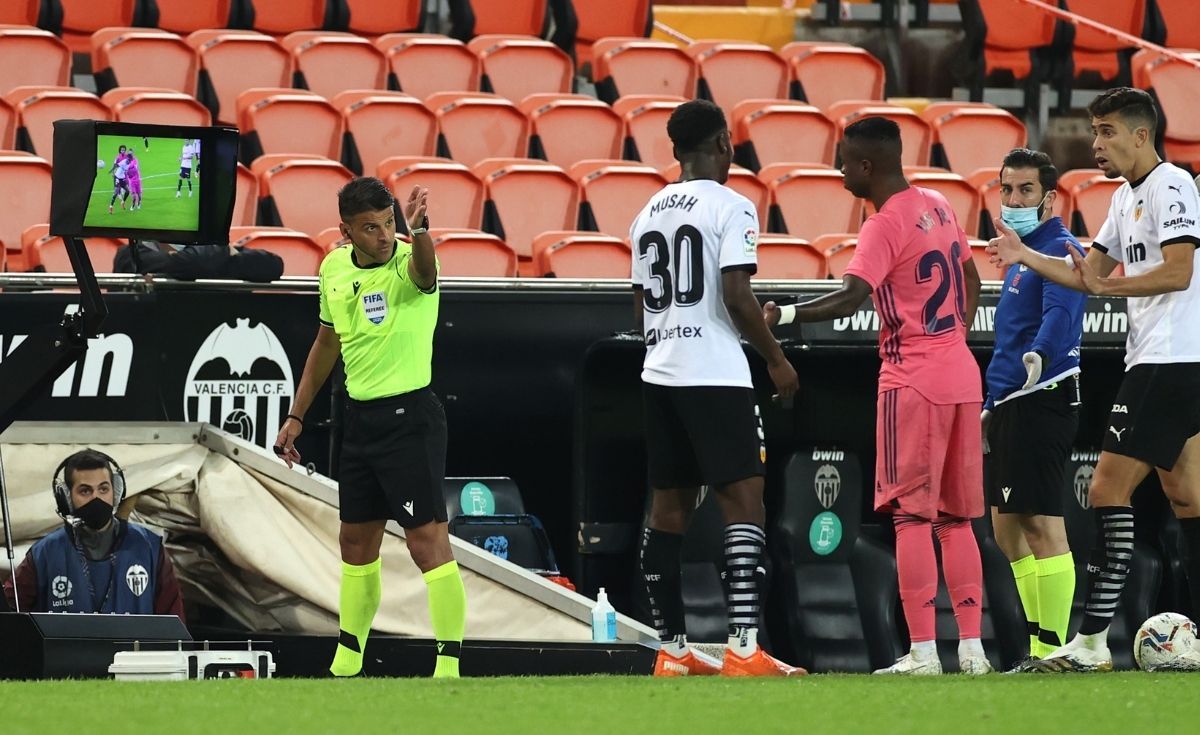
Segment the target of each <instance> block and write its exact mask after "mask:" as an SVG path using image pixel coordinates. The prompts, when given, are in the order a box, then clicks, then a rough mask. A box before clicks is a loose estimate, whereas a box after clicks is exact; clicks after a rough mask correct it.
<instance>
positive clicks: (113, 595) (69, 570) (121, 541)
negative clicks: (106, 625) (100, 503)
mask: <svg viewBox="0 0 1200 735" xmlns="http://www.w3.org/2000/svg"><path fill="white" fill-rule="evenodd" d="M113 522H114V523H120V524H121V528H120V530H119V532H118V536H117V544H116V547H115V548H114V549H113V552H112V554H110V555H109V557H108V558H106V559H104V560H101V561H99V562H90V563H89V562H88V561H86V560H85V559H84V557H83V554H82V552H80V551H79V549H78V548H77V547H76V546H75V542H74V541H73V540H72V538H71V536H70V534H69V533H68V532H67V529H66V528H59V529H58V530H56V531H54V532H53V533H51V534H50V535H48V536H46V537H45V538H43V539H41V540H40V541H38V542H37V543H35V544H34V545H33V547H32V548H31V549H30V550H29V554H30V556H32V557H33V562H34V565H35V567H36V568H37V579H38V601H39V607H40V608H42V609H44V610H45V611H47V612H74V613H92V612H98V613H129V614H134V615H153V614H154V599H155V592H156V589H155V584H156V581H157V579H158V572H159V559H160V558H161V556H162V540H161V539H159V537H158V536H157V535H156V534H155V533H154V532H153V531H151V530H150V529H148V528H143V527H141V526H138V525H136V524H133V523H126V522H124V521H120V520H114V521H113ZM100 567H107V568H105V569H103V570H101V569H99V568H100ZM93 568H96V571H97V572H100V571H103V572H104V574H102V575H101V574H97V575H96V578H95V579H93V575H92V574H91V571H92V569H93ZM93 593H94V594H95V597H94V598H93ZM97 608H99V609H97Z"/></svg>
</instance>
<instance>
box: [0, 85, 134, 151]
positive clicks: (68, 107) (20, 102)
mask: <svg viewBox="0 0 1200 735" xmlns="http://www.w3.org/2000/svg"><path fill="white" fill-rule="evenodd" d="M6 99H7V100H8V103H9V104H10V105H12V106H13V108H14V109H15V111H16V113H17V137H16V142H17V147H18V148H20V149H21V150H26V151H29V152H30V153H33V154H35V155H38V156H41V157H42V158H44V159H46V160H47V161H49V162H50V163H52V164H53V163H54V121H55V120H64V119H66V120H111V119H112V112H111V111H110V110H109V109H108V108H107V107H106V106H105V105H104V103H103V102H101V101H100V98H99V97H97V96H96V95H94V94H88V93H87V92H83V91H81V90H78V89H75V88H73V87H54V88H39V87H17V88H16V89H14V90H11V91H10V92H9V93H8V95H6Z"/></svg>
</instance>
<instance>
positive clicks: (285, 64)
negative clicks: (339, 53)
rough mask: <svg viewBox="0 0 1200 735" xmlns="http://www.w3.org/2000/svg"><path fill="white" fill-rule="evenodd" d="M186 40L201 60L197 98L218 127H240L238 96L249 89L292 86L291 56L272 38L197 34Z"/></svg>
mask: <svg viewBox="0 0 1200 735" xmlns="http://www.w3.org/2000/svg"><path fill="white" fill-rule="evenodd" d="M187 41H188V45H190V46H191V47H192V48H194V49H196V52H197V54H198V55H199V58H200V76H199V79H198V82H197V87H196V99H198V100H200V102H201V103H202V104H203V105H204V106H205V107H207V108H208V109H209V111H210V112H211V113H212V116H213V120H215V121H216V122H217V123H219V124H222V125H236V124H237V122H238V119H237V116H238V109H237V97H238V95H239V94H241V93H242V92H244V91H246V90H247V89H255V88H284V87H290V86H291V83H292V57H291V55H290V54H289V53H288V52H287V50H286V49H284V48H283V46H280V45H279V44H278V43H277V42H276V41H275V39H273V38H271V37H270V36H266V35H263V34H260V33H253V32H247V31H196V32H195V33H192V34H191V35H190V36H188V38H187Z"/></svg>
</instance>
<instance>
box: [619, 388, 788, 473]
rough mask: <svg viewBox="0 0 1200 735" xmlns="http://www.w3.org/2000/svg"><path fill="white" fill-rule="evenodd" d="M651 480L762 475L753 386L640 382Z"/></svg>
mask: <svg viewBox="0 0 1200 735" xmlns="http://www.w3.org/2000/svg"><path fill="white" fill-rule="evenodd" d="M642 395H643V398H644V400H645V410H646V450H647V458H646V459H647V464H648V466H649V475H650V485H651V486H652V487H655V488H659V489H676V488H683V487H699V486H700V485H726V484H729V483H731V482H737V481H738V480H745V479H747V478H750V477H756V476H759V475H763V474H766V472H765V468H764V463H765V462H766V460H767V450H766V444H765V443H764V439H763V429H762V418H761V417H760V416H759V412H758V406H757V405H755V403H754V391H752V390H751V389H749V388H737V387H733V386H684V387H671V386H663V385H654V384H652V383H643V384H642Z"/></svg>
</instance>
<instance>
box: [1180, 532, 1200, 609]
mask: <svg viewBox="0 0 1200 735" xmlns="http://www.w3.org/2000/svg"><path fill="white" fill-rule="evenodd" d="M1179 530H1180V532H1181V533H1182V534H1183V550H1184V557H1183V563H1184V570H1185V571H1186V572H1187V580H1188V590H1189V591H1190V592H1191V593H1192V614H1191V616H1190V617H1191V618H1192V620H1197V619H1200V518H1180V519H1179Z"/></svg>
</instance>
